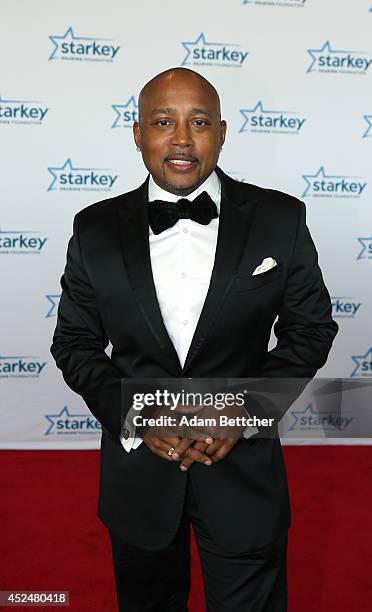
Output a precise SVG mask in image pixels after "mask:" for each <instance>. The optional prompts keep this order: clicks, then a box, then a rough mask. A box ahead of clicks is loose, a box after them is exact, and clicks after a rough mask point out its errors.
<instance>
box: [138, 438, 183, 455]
mask: <svg viewBox="0 0 372 612" xmlns="http://www.w3.org/2000/svg"><path fill="white" fill-rule="evenodd" d="M143 440H144V442H145V443H146V445H147V446H148V447H149V449H150V450H151V451H152V452H153V453H155V454H156V455H159V457H162V458H163V459H166V460H167V461H174V460H179V459H180V456H179V455H177V454H176V453H174V450H173V449H174V446H175V445H177V443H178V442H179V439H178V438H155V437H153V436H151V437H147V436H145V437H144V438H143ZM170 450H172V451H173V452H172V454H169V452H170ZM175 455H176V456H175Z"/></svg>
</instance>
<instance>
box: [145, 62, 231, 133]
mask: <svg viewBox="0 0 372 612" xmlns="http://www.w3.org/2000/svg"><path fill="white" fill-rule="evenodd" d="M187 84H189V85H190V86H191V87H193V86H194V87H195V86H197V87H200V88H202V89H203V90H204V91H205V92H206V93H208V94H209V95H210V96H211V99H212V100H213V101H214V105H215V112H216V113H217V117H218V118H219V119H221V102H220V97H219V95H218V92H217V89H216V88H215V87H214V86H213V85H212V83H210V82H209V81H208V80H207V79H206V78H204V77H203V76H202V75H201V74H199V73H198V72H195V70H190V69H189V68H182V67H176V68H169V69H168V70H164V72H160V73H159V74H157V75H156V76H154V77H153V78H152V79H151V80H150V81H148V82H147V83H146V85H144V86H143V87H142V89H141V91H140V94H139V97H138V113H139V120H140V121H141V110H142V109H143V107H144V105H145V104H146V102H147V100H148V98H149V97H150V98H151V96H152V95H153V94H155V95H156V93H157V92H158V91H161V89H162V88H163V87H167V86H168V85H169V86H172V85H174V86H175V87H177V85H178V86H184V85H186V86H187Z"/></svg>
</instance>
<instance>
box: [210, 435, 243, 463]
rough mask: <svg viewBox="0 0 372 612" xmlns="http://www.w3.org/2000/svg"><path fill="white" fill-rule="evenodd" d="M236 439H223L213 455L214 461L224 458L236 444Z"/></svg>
mask: <svg viewBox="0 0 372 612" xmlns="http://www.w3.org/2000/svg"><path fill="white" fill-rule="evenodd" d="M236 441H237V439H236V438H227V439H226V440H223V443H222V444H221V446H220V447H219V448H218V449H217V450H216V451H215V453H214V454H213V455H211V459H212V461H213V463H217V461H221V459H224V458H225V457H226V455H227V454H228V453H229V452H230V451H231V449H232V448H233V446H235V444H236Z"/></svg>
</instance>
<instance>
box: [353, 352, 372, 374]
mask: <svg viewBox="0 0 372 612" xmlns="http://www.w3.org/2000/svg"><path fill="white" fill-rule="evenodd" d="M351 358H352V360H353V361H354V363H355V364H356V365H355V368H354V370H353V371H352V373H351V376H356V374H357V373H358V370H359V368H360V367H361V365H362V364H361V361H369V362H370V363H372V347H371V348H369V349H368V351H367V352H366V354H365V355H353V356H352V357H351ZM362 376H372V370H371V369H370V370H369V374H362Z"/></svg>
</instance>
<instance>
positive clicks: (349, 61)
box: [306, 40, 370, 73]
mask: <svg viewBox="0 0 372 612" xmlns="http://www.w3.org/2000/svg"><path fill="white" fill-rule="evenodd" d="M307 52H308V54H309V55H310V57H311V63H310V66H309V67H308V69H307V71H306V72H307V73H309V72H314V70H315V67H316V64H318V63H319V60H320V59H321V58H323V59H322V62H320V65H321V66H322V67H323V68H325V69H326V68H332V67H333V68H339V67H342V68H343V69H344V70H345V69H349V71H350V69H355V70H358V69H360V68H364V70H366V69H367V68H368V67H369V64H370V62H369V61H368V60H366V59H363V58H355V57H353V56H354V54H356V53H359V54H361V55H363V54H364V52H363V51H350V50H346V49H343V50H341V49H332V47H331V43H330V42H329V40H327V41H326V42H325V43H324V45H323V46H322V47H321V48H320V49H308V50H307ZM325 56H327V57H328V58H329V57H331V58H332V57H333V58H334V61H332V63H331V65H330V64H329V62H328V61H327V62H325V61H324V57H325ZM342 56H343V57H342ZM337 58H338V59H337ZM356 60H360V62H361V64H360V62H358V63H357V62H356ZM359 64H360V65H359Z"/></svg>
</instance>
